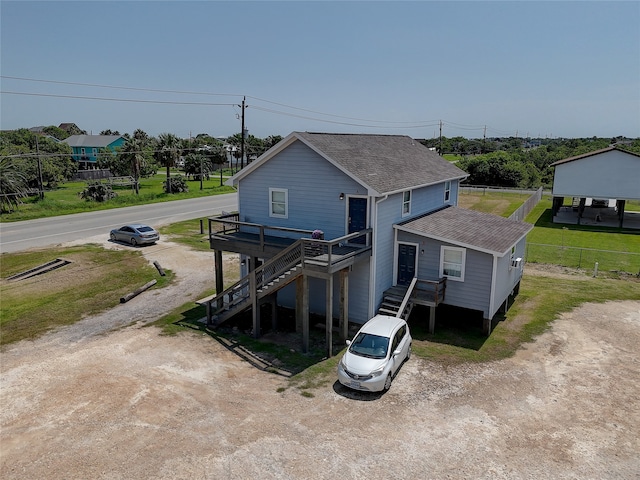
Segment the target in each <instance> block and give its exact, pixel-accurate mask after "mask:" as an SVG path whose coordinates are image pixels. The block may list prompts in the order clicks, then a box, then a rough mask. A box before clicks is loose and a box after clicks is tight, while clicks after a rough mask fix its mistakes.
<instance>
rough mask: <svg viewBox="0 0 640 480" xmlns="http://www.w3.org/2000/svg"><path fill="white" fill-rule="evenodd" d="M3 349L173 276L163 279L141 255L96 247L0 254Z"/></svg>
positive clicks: (0, 334) (139, 253)
mask: <svg viewBox="0 0 640 480" xmlns="http://www.w3.org/2000/svg"><path fill="white" fill-rule="evenodd" d="M56 258H62V259H65V260H69V261H70V262H71V263H69V264H68V265H66V266H64V267H61V268H58V269H56V270H53V271H50V272H48V273H46V274H43V275H38V276H34V277H31V278H28V279H24V280H7V278H8V277H10V276H11V275H14V274H17V273H21V272H25V271H27V270H29V269H32V268H34V267H37V266H40V265H43V264H45V263H47V262H50V261H52V260H55V259H56ZM0 266H1V272H2V279H1V280H0V298H2V302H1V303H0V345H6V344H8V343H11V342H15V341H18V340H23V339H32V338H36V337H39V336H40V335H42V334H44V333H45V332H47V331H48V330H50V329H52V328H55V327H58V326H62V325H70V324H72V323H75V322H77V321H78V320H80V319H82V318H83V317H85V316H87V315H92V314H95V313H98V312H101V311H104V310H106V309H109V308H113V307H115V306H116V305H118V304H119V303H120V298H121V297H122V296H124V295H126V294H128V293H131V292H132V291H134V290H136V289H137V288H139V287H141V286H142V285H145V284H146V283H147V282H149V281H151V280H154V279H155V280H156V281H157V284H156V285H155V286H154V287H152V288H161V287H163V286H165V285H167V284H168V283H169V282H170V281H171V279H172V278H173V273H172V272H171V271H165V273H166V275H165V276H164V277H163V276H160V274H159V273H158V271H157V269H156V268H154V267H153V266H151V265H149V262H147V261H146V260H145V258H144V257H143V256H142V253H141V252H140V251H134V250H106V249H104V248H102V247H99V246H96V245H83V246H78V247H69V248H49V249H46V250H37V251H25V252H18V253H11V254H6V253H4V254H2V255H1V256H0Z"/></svg>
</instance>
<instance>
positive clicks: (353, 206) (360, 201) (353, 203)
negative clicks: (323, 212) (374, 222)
mask: <svg viewBox="0 0 640 480" xmlns="http://www.w3.org/2000/svg"><path fill="white" fill-rule="evenodd" d="M348 209H349V212H348V214H349V218H348V222H347V233H353V232H359V231H360V230H364V229H365V228H367V199H366V198H358V197H349V207H348ZM365 241H366V237H365V236H364V235H363V236H362V237H358V238H356V239H355V240H352V241H351V243H365Z"/></svg>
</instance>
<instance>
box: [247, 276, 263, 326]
mask: <svg viewBox="0 0 640 480" xmlns="http://www.w3.org/2000/svg"><path fill="white" fill-rule="evenodd" d="M249 295H250V296H251V313H252V316H253V338H258V337H260V302H258V292H257V289H256V275H255V273H253V272H251V274H250V275H249Z"/></svg>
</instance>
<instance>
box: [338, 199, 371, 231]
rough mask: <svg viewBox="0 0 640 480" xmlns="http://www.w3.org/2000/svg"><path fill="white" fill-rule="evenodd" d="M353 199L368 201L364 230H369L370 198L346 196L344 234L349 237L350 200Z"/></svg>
mask: <svg viewBox="0 0 640 480" xmlns="http://www.w3.org/2000/svg"><path fill="white" fill-rule="evenodd" d="M352 198H364V199H365V200H366V201H367V208H366V209H365V212H366V215H367V217H366V218H365V219H364V222H365V227H364V228H369V203H371V202H369V197H368V196H367V195H348V194H347V195H346V196H345V200H346V201H345V202H344V208H345V212H344V234H345V235H348V234H349V200H350V199H352Z"/></svg>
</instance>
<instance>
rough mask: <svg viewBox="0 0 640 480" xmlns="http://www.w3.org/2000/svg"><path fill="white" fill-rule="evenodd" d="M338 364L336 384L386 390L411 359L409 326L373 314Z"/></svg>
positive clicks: (355, 387)
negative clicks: (403, 365)
mask: <svg viewBox="0 0 640 480" xmlns="http://www.w3.org/2000/svg"><path fill="white" fill-rule="evenodd" d="M347 345H348V346H349V348H347V351H346V352H345V354H344V356H343V357H342V359H341V360H340V363H339V364H338V381H339V382H340V383H341V384H342V385H344V386H345V387H349V388H353V389H355V390H364V391H369V392H379V391H381V390H385V391H386V390H389V388H390V387H391V382H392V380H393V378H394V376H395V375H396V373H397V372H398V369H399V368H400V367H401V366H402V364H403V363H404V361H405V360H408V359H409V357H410V356H411V334H410V333H409V326H408V325H407V322H405V321H404V320H403V319H401V318H397V317H390V316H388V315H376V316H375V317H373V318H372V319H371V320H369V321H368V322H367V323H365V324H364V325H363V326H362V328H360V330H359V331H358V333H357V334H356V336H355V337H353V340H352V341H349V340H347Z"/></svg>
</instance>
